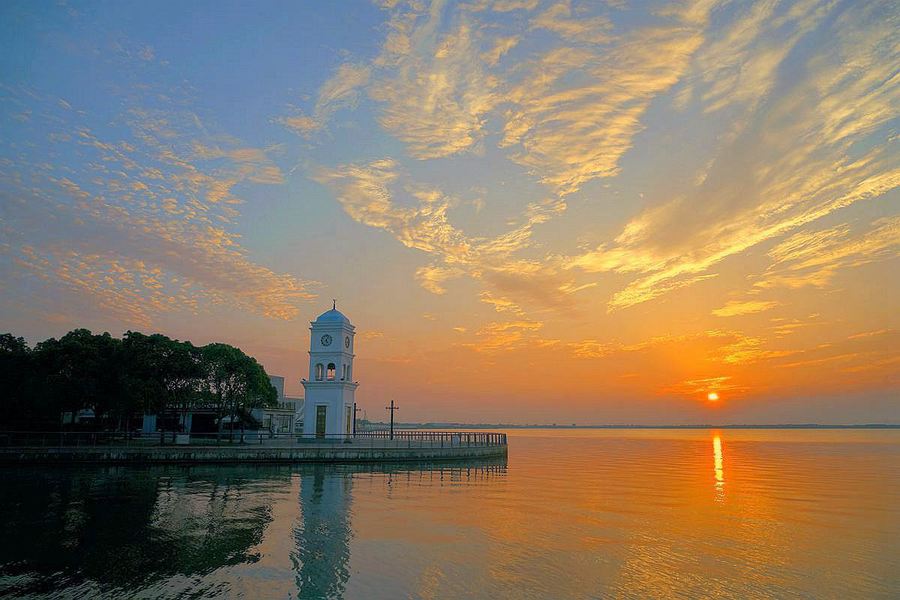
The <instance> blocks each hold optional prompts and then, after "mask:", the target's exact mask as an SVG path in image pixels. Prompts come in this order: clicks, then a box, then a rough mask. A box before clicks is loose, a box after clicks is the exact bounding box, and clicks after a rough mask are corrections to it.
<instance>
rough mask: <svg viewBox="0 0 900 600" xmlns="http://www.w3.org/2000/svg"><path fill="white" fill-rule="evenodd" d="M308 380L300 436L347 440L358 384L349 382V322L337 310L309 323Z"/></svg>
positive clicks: (351, 345) (305, 386)
mask: <svg viewBox="0 0 900 600" xmlns="http://www.w3.org/2000/svg"><path fill="white" fill-rule="evenodd" d="M309 331H310V338H309V379H303V380H302V381H301V383H302V384H303V389H304V390H305V391H306V394H305V396H306V399H305V402H304V404H303V433H304V435H307V436H311V435H313V434H314V435H315V436H316V437H317V438H325V437H326V436H327V437H329V438H337V437H338V436H350V435H351V434H352V432H353V417H354V412H353V408H354V407H353V402H354V394H355V393H356V388H357V387H358V386H359V384H358V383H355V382H354V381H353V336H354V335H355V328H354V327H353V325H351V324H350V319H348V318H347V317H345V316H344V315H343V313H341V312H340V311H339V310H338V309H337V304H336V303H335V304H334V305H333V306H332V308H331V310H329V311H327V312H324V313H322V314H321V315H319V318H318V319H316V320H315V321H313V322H311V323H310V328H309Z"/></svg>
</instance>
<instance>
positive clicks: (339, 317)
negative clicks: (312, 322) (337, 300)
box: [316, 308, 350, 325]
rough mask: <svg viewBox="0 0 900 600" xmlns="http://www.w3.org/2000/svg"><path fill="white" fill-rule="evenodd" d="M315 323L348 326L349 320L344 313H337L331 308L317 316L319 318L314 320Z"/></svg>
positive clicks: (336, 310)
mask: <svg viewBox="0 0 900 600" xmlns="http://www.w3.org/2000/svg"><path fill="white" fill-rule="evenodd" d="M316 323H347V324H348V325H349V324H350V319H348V318H347V317H346V316H345V315H344V313H342V312H341V311H339V310H338V309H336V308H332V309H331V310H329V311H326V312H323V313H322V314H321V315H319V318H318V319H316Z"/></svg>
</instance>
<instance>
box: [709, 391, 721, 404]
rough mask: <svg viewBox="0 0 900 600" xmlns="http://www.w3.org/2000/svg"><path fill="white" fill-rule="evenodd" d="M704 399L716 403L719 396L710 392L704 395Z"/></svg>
mask: <svg viewBox="0 0 900 600" xmlns="http://www.w3.org/2000/svg"><path fill="white" fill-rule="evenodd" d="M706 399H707V400H709V401H710V402H717V401H718V400H719V395H718V394H717V393H715V392H710V393H708V394H707V395H706Z"/></svg>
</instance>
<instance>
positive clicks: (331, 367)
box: [325, 363, 336, 381]
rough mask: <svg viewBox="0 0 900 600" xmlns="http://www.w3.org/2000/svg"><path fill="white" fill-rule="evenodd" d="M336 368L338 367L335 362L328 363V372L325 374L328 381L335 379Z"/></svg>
mask: <svg viewBox="0 0 900 600" xmlns="http://www.w3.org/2000/svg"><path fill="white" fill-rule="evenodd" d="M335 370H336V367H335V366H334V363H328V372H327V373H326V374H325V379H327V380H328V381H334V372H335Z"/></svg>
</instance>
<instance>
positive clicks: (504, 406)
mask: <svg viewBox="0 0 900 600" xmlns="http://www.w3.org/2000/svg"><path fill="white" fill-rule="evenodd" d="M898 31H900V11H898V8H897V4H896V3H895V2H891V1H889V0H886V1H883V2H882V1H877V0H873V1H867V2H858V1H846V0H822V1H813V0H799V1H796V2H782V1H778V0H768V1H759V2H743V1H741V2H736V1H726V0H723V1H718V2H717V1H714V0H696V1H692V0H687V1H683V2H671V3H652V2H644V1H641V2H637V1H633V0H608V1H607V2H600V1H599V0H598V1H579V0H572V1H571V2H567V1H561V2H559V1H556V0H550V1H549V2H546V1H540V0H470V1H468V2H458V3H453V2H434V3H432V4H429V3H427V2H424V1H422V2H420V1H414V2H409V3H406V2H399V1H396V0H384V1H382V2H375V3H368V2H258V3H250V2H246V3H233V2H220V1H215V2H183V1H181V2H143V3H137V2H108V3H107V2H104V3H100V2H92V3H79V2H34V1H30V0H29V1H19V2H16V1H5V2H3V3H2V4H0V285H2V289H3V293H2V297H0V330H2V332H5V331H10V332H13V333H15V334H16V335H21V336H24V337H25V338H26V339H28V340H29V341H30V342H32V343H34V342H37V341H39V340H42V339H44V338H47V337H50V336H60V335H62V334H64V333H65V332H66V331H68V330H70V329H73V328H75V327H86V328H89V329H91V330H93V331H95V332H101V331H109V332H110V333H112V334H114V335H121V334H122V333H124V332H125V331H127V330H129V329H132V330H140V331H145V332H151V331H159V332H162V333H165V334H167V335H169V336H171V337H174V338H178V339H189V340H191V341H193V342H194V343H196V344H205V343H208V342H210V341H224V342H228V343H232V344H235V345H237V346H240V347H241V348H242V349H243V350H245V351H246V352H247V353H249V354H251V355H253V356H255V357H257V358H258V359H259V360H260V362H262V363H263V365H264V366H265V367H266V369H267V371H268V372H269V373H270V374H279V375H283V376H285V377H286V378H287V380H288V382H287V388H288V389H287V391H288V393H289V394H294V395H300V394H301V387H300V385H299V380H300V378H301V377H305V376H307V373H306V372H305V369H306V365H307V355H306V351H307V349H308V345H309V331H308V327H309V321H310V320H312V319H315V317H316V316H317V315H318V314H319V313H321V312H323V311H325V310H327V309H328V308H330V307H331V299H332V298H336V299H337V304H338V308H339V309H340V310H341V311H343V312H344V313H345V314H347V315H348V317H349V318H350V319H351V320H352V321H353V323H354V324H355V325H356V327H357V334H358V335H357V345H356V352H357V358H356V370H355V376H356V378H357V379H358V380H359V381H360V384H361V385H360V387H359V390H358V392H357V401H358V402H359V404H360V406H361V407H363V408H364V409H366V411H367V416H368V417H369V418H371V419H384V418H386V413H385V411H384V410H383V408H384V406H385V403H386V402H388V401H389V400H390V399H394V400H396V401H397V403H398V404H399V406H400V412H399V413H398V415H397V418H398V419H400V420H403V421H419V420H439V421H465V422H498V421H499V422H508V423H514V422H517V423H535V422H540V423H553V422H556V423H573V422H577V423H580V424H587V423H618V424H621V423H644V424H656V423H673V424H678V423H781V422H819V423H859V422H876V421H878V422H894V423H898V422H900V376H898V375H900V316H898V315H900V310H898V306H900V277H898V276H897V274H898V273H900V260H898V254H900V192H898V189H897V186H898V183H900V150H898V141H900V137H898V122H900V119H898V112H900V111H898V108H900V73H898V65H900V36H898V33H897V32H898ZM715 396H717V397H718V399H717V400H710V398H714V397H715Z"/></svg>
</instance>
